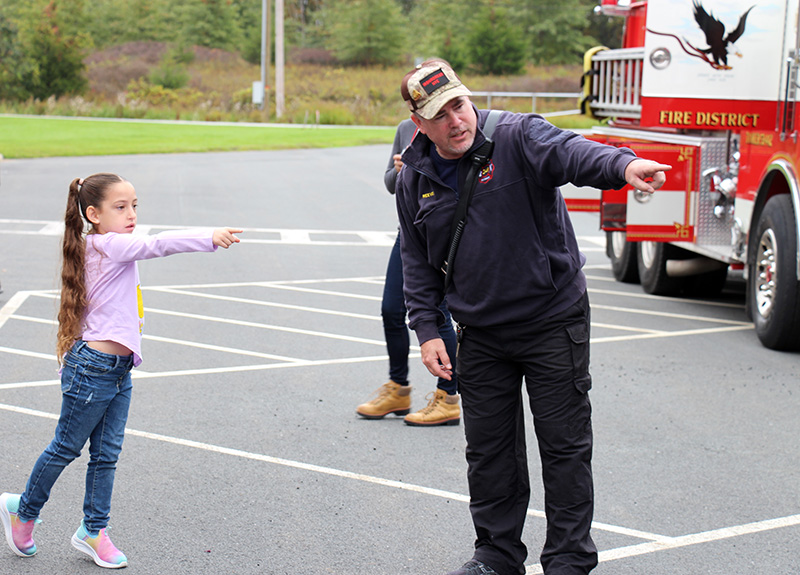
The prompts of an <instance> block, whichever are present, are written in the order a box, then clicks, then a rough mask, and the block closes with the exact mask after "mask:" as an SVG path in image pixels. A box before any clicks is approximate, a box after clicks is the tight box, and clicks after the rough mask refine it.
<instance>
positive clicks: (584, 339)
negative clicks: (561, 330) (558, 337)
mask: <svg viewBox="0 0 800 575" xmlns="http://www.w3.org/2000/svg"><path fill="white" fill-rule="evenodd" d="M567 334H568V335H569V342H570V346H571V347H572V369H573V372H572V374H573V380H574V383H575V388H576V389H577V390H578V391H579V392H580V393H586V392H587V391H589V390H590V389H591V388H592V376H591V375H590V374H589V324H588V322H581V323H576V324H574V325H571V326H568V327H567Z"/></svg>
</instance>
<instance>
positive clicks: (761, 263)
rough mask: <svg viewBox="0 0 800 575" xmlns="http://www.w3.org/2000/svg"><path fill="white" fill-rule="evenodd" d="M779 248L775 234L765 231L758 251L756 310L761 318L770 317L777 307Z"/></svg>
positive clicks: (759, 242)
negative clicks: (773, 309)
mask: <svg viewBox="0 0 800 575" xmlns="http://www.w3.org/2000/svg"><path fill="white" fill-rule="evenodd" d="M777 247H778V242H777V241H776V239H775V233H774V232H773V231H772V230H771V229H767V230H764V233H763V234H761V239H760V240H759V241H758V250H757V251H756V269H755V271H756V279H755V296H756V309H757V310H758V313H759V315H761V317H765V318H766V317H769V314H770V313H772V308H773V306H774V305H775V293H776V292H775V288H776V286H777V282H778V273H777V272H778V269H777Z"/></svg>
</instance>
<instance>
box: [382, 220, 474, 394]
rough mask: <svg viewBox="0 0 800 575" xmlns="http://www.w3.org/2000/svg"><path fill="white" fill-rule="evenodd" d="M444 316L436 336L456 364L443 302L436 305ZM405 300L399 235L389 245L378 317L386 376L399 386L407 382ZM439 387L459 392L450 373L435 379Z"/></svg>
mask: <svg viewBox="0 0 800 575" xmlns="http://www.w3.org/2000/svg"><path fill="white" fill-rule="evenodd" d="M439 309H440V310H441V311H442V314H443V315H444V323H442V324H440V325H439V336H440V337H441V338H442V339H443V340H444V345H445V348H446V349H447V355H449V356H450V361H451V363H452V364H453V369H454V371H455V365H456V332H455V330H454V329H453V318H452V317H451V316H450V312H449V311H448V309H447V305H446V304H445V302H442V305H441V306H439ZM406 313H407V310H406V302H405V296H404V295H403V260H402V259H401V258H400V236H399V235H398V236H397V240H396V241H395V242H394V247H392V253H391V255H390V256H389V265H388V266H387V268H386V280H385V282H384V284H383V299H382V301H381V317H382V318H383V335H384V338H385V339H386V350H387V352H388V353H389V378H390V379H391V380H392V381H394V382H395V383H399V384H400V385H408V350H409V345H410V342H409V334H408V327H407V326H406ZM436 386H437V387H438V388H440V389H443V390H445V391H446V392H447V393H449V394H451V395H452V394H455V393H458V378H457V377H456V375H455V373H453V378H452V379H451V380H450V381H447V380H446V379H441V378H439V380H438V381H437V385H436Z"/></svg>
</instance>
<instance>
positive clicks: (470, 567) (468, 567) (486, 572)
mask: <svg viewBox="0 0 800 575" xmlns="http://www.w3.org/2000/svg"><path fill="white" fill-rule="evenodd" d="M447 575H497V571H495V570H494V569H492V568H491V567H489V566H488V565H484V564H483V563H481V562H480V561H475V560H474V559H470V560H469V561H467V562H466V563H464V565H462V566H461V568H460V569H456V570H455V571H450V573H448V574H447Z"/></svg>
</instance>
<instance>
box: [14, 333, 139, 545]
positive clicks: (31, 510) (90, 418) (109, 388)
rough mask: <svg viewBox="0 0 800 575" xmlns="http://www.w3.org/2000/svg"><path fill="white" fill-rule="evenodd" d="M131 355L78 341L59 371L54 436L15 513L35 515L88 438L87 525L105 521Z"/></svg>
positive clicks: (124, 417)
mask: <svg viewBox="0 0 800 575" xmlns="http://www.w3.org/2000/svg"><path fill="white" fill-rule="evenodd" d="M132 367H133V357H132V356H119V355H109V354H107V353H102V352H99V351H97V350H94V349H92V348H90V347H89V346H88V345H86V342H84V341H78V342H76V343H75V345H74V346H73V347H72V349H71V350H70V351H69V352H68V353H67V355H66V356H65V358H64V365H63V368H62V370H61V415H60V417H59V419H58V425H57V426H56V433H55V437H54V438H53V441H52V442H51V443H50V445H48V446H47V448H46V449H45V450H44V452H43V453H42V454H41V455H40V456H39V459H38V460H37V461H36V464H35V465H34V466H33V471H31V475H30V478H29V479H28V484H27V486H26V487H25V493H23V494H22V498H21V500H20V505H19V517H20V519H22V520H23V521H30V520H32V519H36V518H38V517H39V513H40V511H41V510H42V507H43V506H44V504H45V503H46V502H47V500H48V498H49V497H50V490H51V489H52V487H53V484H55V482H56V480H57V479H58V477H59V475H61V472H62V471H64V468H66V467H67V465H69V464H70V463H72V461H73V460H74V459H75V458H77V457H78V456H80V454H81V449H82V448H83V446H84V445H85V444H86V441H87V440H88V441H89V464H88V469H87V470H86V495H85V497H84V500H83V513H84V522H85V524H86V529H87V531H89V533H91V534H95V533H97V532H98V531H99V530H100V529H104V528H105V527H106V526H107V525H108V515H109V512H110V510H111V492H112V490H113V488H114V472H115V471H116V468H117V460H118V459H119V454H120V452H121V451H122V440H123V437H124V434H125V423H126V421H127V420H128V408H129V407H130V403H131V391H132V385H131V374H130V371H131V368H132Z"/></svg>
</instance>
